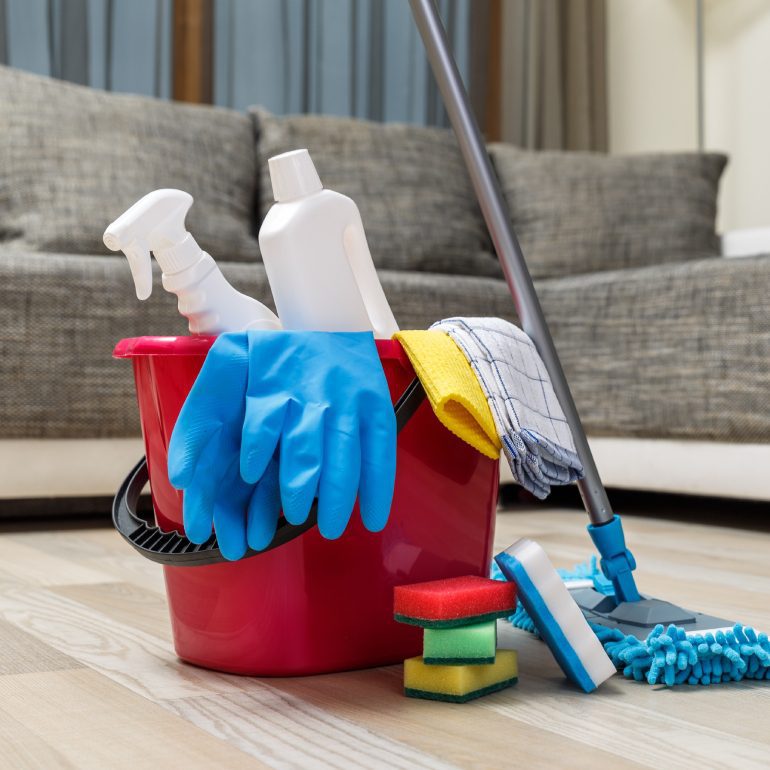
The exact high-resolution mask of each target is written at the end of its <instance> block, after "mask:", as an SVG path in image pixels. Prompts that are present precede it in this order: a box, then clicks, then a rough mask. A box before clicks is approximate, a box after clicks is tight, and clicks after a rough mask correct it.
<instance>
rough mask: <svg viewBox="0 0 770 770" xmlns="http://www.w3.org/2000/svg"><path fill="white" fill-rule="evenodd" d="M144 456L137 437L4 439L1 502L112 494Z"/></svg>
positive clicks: (0, 444)
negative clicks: (3, 500) (2, 500)
mask: <svg viewBox="0 0 770 770" xmlns="http://www.w3.org/2000/svg"><path fill="white" fill-rule="evenodd" d="M143 454H144V443H143V441H142V439H140V438H110V439H4V440H2V441H0V499H14V498H15V499H23V498H27V499H40V498H46V497H69V498H75V497H103V496H112V495H114V494H115V492H116V490H117V488H118V487H119V486H120V483H121V481H122V480H123V478H124V477H125V475H126V474H127V473H128V472H129V471H130V470H131V468H133V467H134V465H135V464H136V462H137V461H138V460H139V458H140V457H141V456H142V455H143Z"/></svg>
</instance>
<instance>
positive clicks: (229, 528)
mask: <svg viewBox="0 0 770 770" xmlns="http://www.w3.org/2000/svg"><path fill="white" fill-rule="evenodd" d="M248 361H249V346H248V339H247V338H246V335H245V334H223V335H221V336H220V337H219V338H218V339H217V340H216V341H215V342H214V345H213V346H212V347H211V350H210V351H209V353H208V355H207V356H206V360H205V361H204V363H203V367H202V368H201V371H200V373H199V374H198V378H197V379H196V381H195V383H194V385H193V387H192V389H191V391H190V393H189V395H188V396H187V400H186V401H185V403H184V405H183V407H182V410H181V412H180V414H179V418H178V419H177V422H176V425H175V426H174V431H173V433H172V435H171V441H170V442H169V448H168V477H169V480H170V481H171V483H172V484H173V486H174V487H176V488H177V489H182V490H184V503H183V516H184V529H185V533H186V534H187V537H188V538H189V539H190V540H192V541H193V542H194V543H205V542H206V540H208V538H209V537H210V536H211V528H212V525H213V527H214V529H215V531H216V533H217V540H218V544H219V549H220V550H221V552H222V555H223V556H224V557H225V558H226V559H240V558H241V557H242V556H243V554H244V553H245V552H246V546H247V543H248V545H250V546H251V547H252V548H254V549H255V550H260V549H262V548H265V547H266V546H267V545H268V544H269V543H270V541H271V540H272V539H273V535H274V534H275V529H276V525H277V522H278V516H279V513H280V495H279V489H278V459H277V456H276V457H273V458H271V460H270V463H269V464H268V467H267V469H266V470H265V473H264V474H263V475H262V477H261V478H260V480H259V483H258V484H247V483H246V482H244V481H243V479H242V478H241V475H240V470H239V463H240V452H241V430H242V427H243V418H244V413H245V408H246V384H247V379H248V368H249V363H248Z"/></svg>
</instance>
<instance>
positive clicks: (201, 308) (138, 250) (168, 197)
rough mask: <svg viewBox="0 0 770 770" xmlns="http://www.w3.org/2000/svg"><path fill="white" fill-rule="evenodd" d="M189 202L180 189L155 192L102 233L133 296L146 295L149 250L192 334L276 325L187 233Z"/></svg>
mask: <svg viewBox="0 0 770 770" xmlns="http://www.w3.org/2000/svg"><path fill="white" fill-rule="evenodd" d="M192 203H193V198H192V195H190V194H189V193H186V192H183V191H182V190H170V189H169V190H155V191H153V192H151V193H149V194H147V195H145V196H144V198H141V199H140V200H138V201H137V202H136V203H135V204H134V205H133V206H131V208H130V209H128V210H127V211H125V212H124V213H123V214H121V215H120V216H119V217H118V218H117V219H116V220H115V221H114V222H113V223H112V224H111V225H110V226H109V227H108V228H107V229H106V230H105V231H104V243H105V245H106V246H107V248H108V249H110V250H111V251H122V252H123V253H124V254H125V255H126V257H127V258H128V264H129V267H130V268H131V274H132V275H133V278H134V285H135V287H136V296H137V297H138V298H139V299H147V297H149V296H150V294H151V293H152V265H151V263H150V252H151V251H152V253H153V254H154V255H155V259H157V260H158V264H159V265H160V267H161V269H162V270H163V288H164V289H166V291H170V292H172V293H174V294H176V295H177V298H178V307H179V312H180V313H181V314H182V315H183V316H185V317H186V318H187V320H188V322H189V329H190V332H191V333H192V334H221V333H222V332H234V331H244V330H245V329H280V328H281V324H280V322H279V320H278V318H277V317H276V315H275V313H273V311H272V310H270V309H269V308H268V307H265V305H263V304H262V303H261V302H257V300H255V299H253V298H252V297H247V296H246V295H245V294H241V292H239V291H236V289H234V288H233V287H232V286H231V285H230V284H229V283H228V282H227V279H226V278H225V277H224V275H222V273H221V271H220V270H219V268H218V267H217V263H216V262H215V261H214V259H213V258H212V257H211V255H209V254H207V253H206V252H205V251H203V249H201V247H200V246H198V244H197V243H196V241H195V239H194V238H193V237H192V235H190V233H188V232H187V230H186V229H185V223H184V221H185V217H186V216H187V212H188V210H189V209H190V206H192Z"/></svg>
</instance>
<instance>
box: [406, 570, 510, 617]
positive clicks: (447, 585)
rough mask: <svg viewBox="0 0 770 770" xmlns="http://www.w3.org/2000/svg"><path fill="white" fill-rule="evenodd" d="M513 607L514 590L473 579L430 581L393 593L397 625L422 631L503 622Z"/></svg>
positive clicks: (470, 576)
mask: <svg viewBox="0 0 770 770" xmlns="http://www.w3.org/2000/svg"><path fill="white" fill-rule="evenodd" d="M515 606H516V588H515V586H514V585H513V584H511V583H507V584H506V583H501V582H500V581H497V580H490V579H489V578H485V577H478V576H477V575H465V576H463V577H454V578H445V579H444V580H430V581H428V582H425V583H416V584H414V585H405V586H396V587H395V588H394V589H393V612H394V616H395V618H396V620H397V621H399V622H400V623H409V624H410V625H413V626H420V627H422V628H454V627H456V626H467V625H470V624H473V623H481V622H484V621H487V620H495V619H496V618H504V617H507V616H508V615H510V614H511V612H513V610H514V608H515Z"/></svg>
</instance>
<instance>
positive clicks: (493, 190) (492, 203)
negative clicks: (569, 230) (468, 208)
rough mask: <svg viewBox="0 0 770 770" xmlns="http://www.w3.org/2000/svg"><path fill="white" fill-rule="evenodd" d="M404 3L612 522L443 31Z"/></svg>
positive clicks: (599, 506) (593, 513) (591, 493)
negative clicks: (417, 30) (410, 15)
mask: <svg viewBox="0 0 770 770" xmlns="http://www.w3.org/2000/svg"><path fill="white" fill-rule="evenodd" d="M409 3H410V5H411V7H412V14H413V15H414V20H415V22H416V23H417V28H418V29H419V31H420V35H421V36H422V40H423V43H424V44H425V50H426V52H427V54H428V60H429V61H430V65H431V69H432V70H433V75H434V76H435V78H436V81H437V82H438V87H439V90H440V91H441V96H442V98H443V100H444V106H445V108H446V111H447V114H448V115H449V120H450V122H451V124H452V128H453V129H454V132H455V135H456V136H457V142H458V144H459V145H460V151H461V152H462V155H463V158H464V160H465V165H466V167H467V169H468V174H469V175H470V178H471V182H472V183H473V188H474V190H475V191H476V197H477V198H478V201H479V206H480V207H481V213H482V214H483V216H484V221H485V222H486V224H487V228H488V230H489V234H490V236H491V237H492V243H493V244H494V247H495V251H496V252H497V256H498V258H499V259H500V263H501V265H502V268H503V273H504V274H505V280H506V282H507V283H508V289H509V290H510V292H511V296H512V297H513V302H514V304H515V306H516V311H517V313H518V315H519V319H520V320H521V324H522V328H523V329H524V331H525V332H526V333H527V334H528V335H529V336H530V337H531V338H532V341H533V342H534V344H535V347H536V349H537V351H538V353H540V357H541V358H542V359H543V363H544V364H545V367H546V369H547V370H548V374H549V375H550V377H551V382H552V384H553V389H554V391H555V393H556V397H557V398H558V399H559V403H560V404H561V408H562V409H563V410H564V414H565V416H566V418H567V423H568V424H569V427H570V429H571V431H572V437H573V439H574V441H575V448H576V450H577V454H578V457H579V458H580V461H581V463H582V464H583V470H584V471H585V478H584V479H583V480H582V481H579V482H578V489H579V490H580V495H581V497H582V498H583V504H584V505H585V508H586V511H587V512H588V516H589V518H590V519H591V523H592V524H594V525H601V524H606V523H607V522H608V521H610V520H611V519H612V518H613V512H612V509H611V508H610V502H609V500H608V499H607V492H606V491H605V489H604V485H603V484H602V480H601V478H600V477H599V471H598V470H597V468H596V463H595V462H594V458H593V455H592V454H591V449H590V448H589V446H588V440H587V439H586V434H585V431H584V430H583V425H582V423H581V422H580V417H579V415H578V411H577V408H576V407H575V402H574V401H573V399H572V394H571V393H570V389H569V385H568V384H567V378H566V377H565V376H564V371H563V369H562V367H561V362H560V361H559V356H558V355H557V353H556V348H555V347H554V344H553V339H552V338H551V332H550V331H549V329H548V325H547V324H546V321H545V316H544V315H543V311H542V308H541V307H540V301H539V300H538V298H537V294H536V293H535V287H534V285H533V283H532V278H531V277H530V274H529V270H528V269H527V265H526V263H525V261H524V256H523V254H522V253H521V247H520V246H519V242H518V240H517V239H516V235H515V233H514V232H513V227H512V226H511V222H510V219H509V215H508V209H507V207H506V205H505V201H504V199H503V194H502V191H501V190H500V185H499V182H498V181H497V177H496V176H495V173H494V171H493V170H492V164H491V162H490V160H489V155H488V154H487V150H486V147H485V146H484V142H483V140H482V138H481V133H480V131H479V128H478V125H477V123H476V119H475V118H474V116H473V112H472V111H471V107H470V103H469V100H468V95H467V93H466V92H465V88H464V86H463V83H462V80H461V78H460V73H459V72H458V70H457V65H456V64H455V61H454V58H453V57H452V54H451V52H450V49H449V42H448V40H447V36H446V32H445V30H444V26H443V24H442V23H441V20H440V18H439V15H438V11H437V10H436V6H435V4H434V2H433V0H409Z"/></svg>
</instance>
